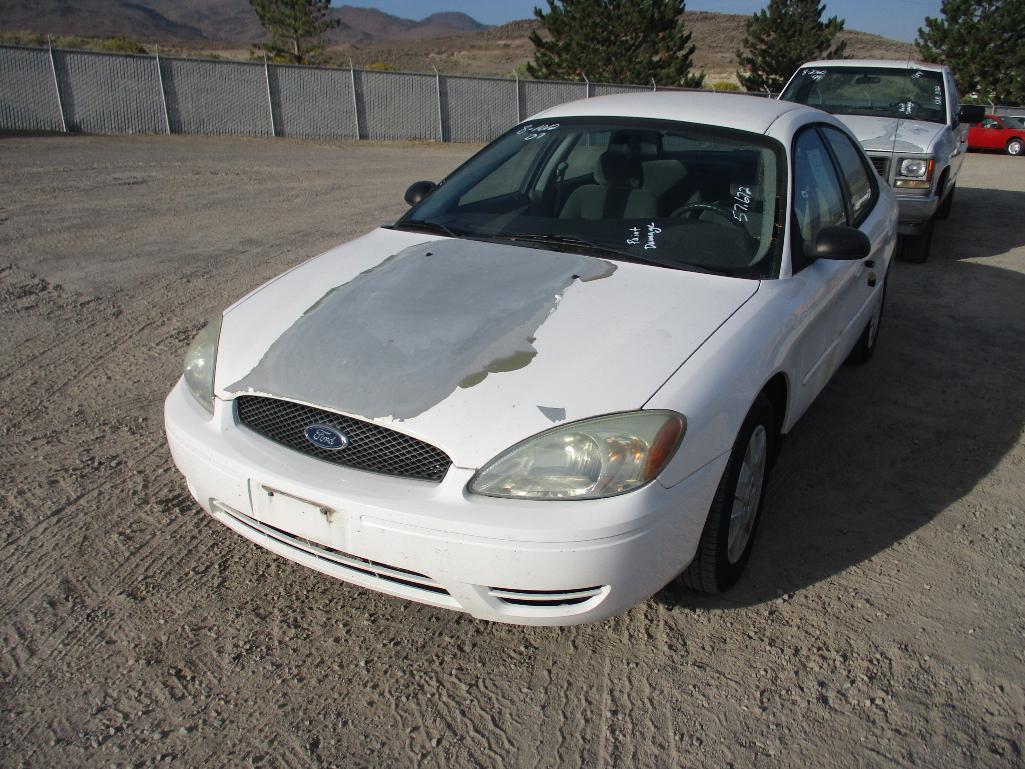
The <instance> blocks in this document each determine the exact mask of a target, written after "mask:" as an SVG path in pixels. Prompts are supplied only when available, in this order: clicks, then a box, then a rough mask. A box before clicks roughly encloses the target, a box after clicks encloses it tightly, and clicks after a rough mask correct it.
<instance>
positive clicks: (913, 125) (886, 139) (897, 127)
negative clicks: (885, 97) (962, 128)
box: [836, 115, 950, 154]
mask: <svg viewBox="0 0 1025 769" xmlns="http://www.w3.org/2000/svg"><path fill="white" fill-rule="evenodd" d="M836 117H838V118H839V119H840V120H842V121H843V122H844V124H845V125H846V126H847V127H848V128H850V129H851V131H852V132H853V133H854V135H855V136H856V137H857V138H858V141H859V142H861V146H862V147H864V148H865V150H866V151H868V152H910V153H916V154H917V153H921V154H929V153H934V152H936V145H937V143H938V142H939V141H940V139H941V137H942V136H943V135H944V134H945V133H946V132H949V131H950V127H949V126H946V125H944V124H942V123H930V122H927V121H924V120H899V119H896V118H889V117H872V116H870V115H836Z"/></svg>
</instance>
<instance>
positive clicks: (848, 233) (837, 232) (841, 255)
mask: <svg viewBox="0 0 1025 769" xmlns="http://www.w3.org/2000/svg"><path fill="white" fill-rule="evenodd" d="M870 253H872V243H871V242H869V239H868V235H866V234H865V233H864V232H862V231H861V230H859V229H856V228H854V227H847V226H845V225H831V226H829V227H823V228H822V229H821V230H819V234H818V235H817V236H816V237H815V248H814V249H813V250H812V255H813V256H816V257H818V258H819V259H837V260H843V261H854V260H856V259H864V258H865V257H867V256H868V255H869V254H870Z"/></svg>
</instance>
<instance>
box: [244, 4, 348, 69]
mask: <svg viewBox="0 0 1025 769" xmlns="http://www.w3.org/2000/svg"><path fill="white" fill-rule="evenodd" d="M249 4H250V5H251V6H252V7H253V10H254V11H255V12H256V15H257V17H258V18H259V19H260V24H261V25H262V26H263V28H264V29H265V30H267V32H268V33H269V34H270V41H269V42H267V43H264V44H263V45H261V46H259V47H260V48H262V49H263V50H264V51H266V52H267V54H268V55H270V56H271V57H272V58H273V59H274V60H276V61H288V62H291V63H293V64H315V63H317V62H318V61H320V57H321V55H322V53H323V51H324V46H325V42H324V40H323V39H322V36H323V34H324V33H325V32H327V31H328V30H330V29H334V28H335V27H337V26H338V25H339V24H340V23H341V20H340V19H331V18H328V13H329V12H330V10H331V0H249Z"/></svg>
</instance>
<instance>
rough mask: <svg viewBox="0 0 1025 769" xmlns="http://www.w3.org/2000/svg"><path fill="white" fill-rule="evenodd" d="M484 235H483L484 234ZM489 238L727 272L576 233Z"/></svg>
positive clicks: (688, 268)
mask: <svg viewBox="0 0 1025 769" xmlns="http://www.w3.org/2000/svg"><path fill="white" fill-rule="evenodd" d="M482 237H483V236H482ZM487 238H488V239H489V240H512V241H522V242H526V243H541V244H545V245H555V246H569V247H571V248H575V249H578V250H583V251H590V252H591V253H593V254H602V255H604V256H607V257H609V258H610V259H613V260H615V261H620V262H634V263H636V264H650V265H652V266H654V267H665V268H667V269H670V270H693V271H695V272H707V273H715V274H719V275H724V274H726V273H724V272H722V271H720V270H714V269H710V268H707V267H702V266H701V265H699V264H690V263H687V262H682V263H681V262H676V263H671V262H663V261H659V260H658V259H648V258H647V257H644V256H641V255H639V254H633V253H630V252H629V251H621V250H620V249H618V248H612V247H611V246H603V245H602V244H601V243H594V242H592V241H590V240H585V239H584V238H578V237H576V236H575V235H552V234H547V235H531V234H526V233H524V234H513V235H488V236H487Z"/></svg>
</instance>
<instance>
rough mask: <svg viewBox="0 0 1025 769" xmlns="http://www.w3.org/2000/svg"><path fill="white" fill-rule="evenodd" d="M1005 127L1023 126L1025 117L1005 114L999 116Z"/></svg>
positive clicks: (1024, 125) (1024, 126)
mask: <svg viewBox="0 0 1025 769" xmlns="http://www.w3.org/2000/svg"><path fill="white" fill-rule="evenodd" d="M1000 119H1001V120H1002V121H1004V127H1006V128H1025V117H1010V116H1005V117H1001V118H1000Z"/></svg>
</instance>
